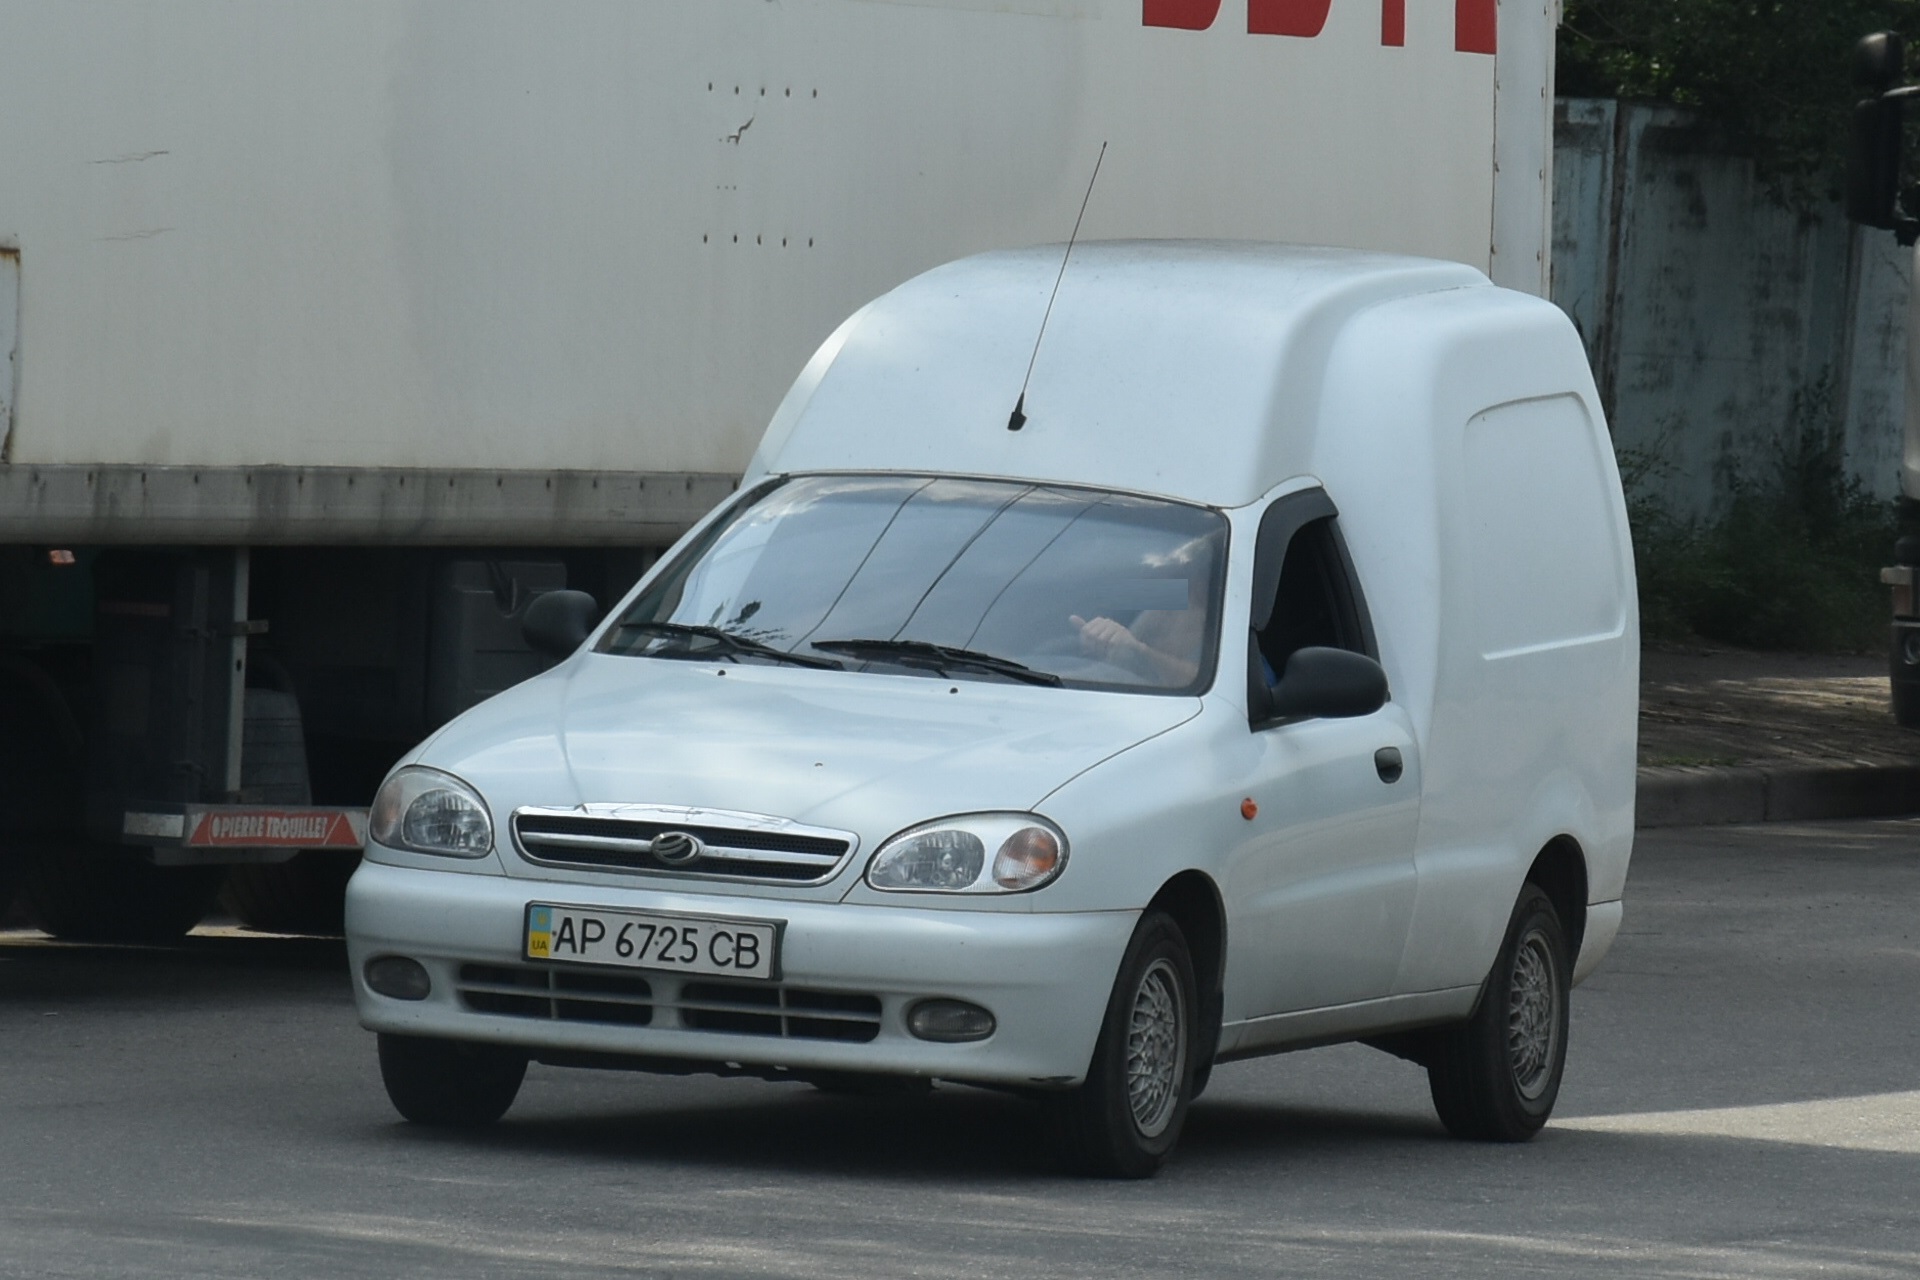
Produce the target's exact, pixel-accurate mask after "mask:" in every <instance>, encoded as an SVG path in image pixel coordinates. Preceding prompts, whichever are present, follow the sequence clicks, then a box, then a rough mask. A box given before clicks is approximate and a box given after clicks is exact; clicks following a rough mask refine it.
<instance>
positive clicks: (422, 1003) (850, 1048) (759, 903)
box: [347, 861, 1139, 1087]
mask: <svg viewBox="0 0 1920 1280" xmlns="http://www.w3.org/2000/svg"><path fill="white" fill-rule="evenodd" d="M529 902H553V903H564V904H576V905H581V906H593V907H599V908H603V909H606V910H616V911H617V910H632V911H666V912H685V913H692V914H701V915H719V916H733V917H737V918H752V919H760V920H781V921H784V922H785V930H784V934H783V937H782V943H781V956H780V960H781V974H780V980H779V982H777V983H774V984H744V983H732V984H726V985H727V986H728V988H729V989H730V990H731V991H732V992H733V993H734V994H735V995H740V994H744V995H745V996H747V997H748V998H758V999H762V1000H766V1001H768V1002H769V1003H770V1004H771V1006H772V1007H771V1008H770V1009H769V1011H768V1012H767V1013H765V1014H756V1013H751V1012H749V1013H745V1014H741V1015H737V1016H732V1015H722V1016H718V1017H716V1016H715V1015H714V1014H713V1012H712V1011H711V1010H709V1011H707V1012H705V1013H704V1014H703V1013H701V1012H698V1011H693V1012H688V1013H685V1014H683V1013H682V1007H683V1005H684V1006H685V1007H686V1008H688V1009H690V1010H695V1009H696V1007H697V1006H698V1005H700V1004H701V1003H702V1001H703V999H704V998H705V995H704V993H705V992H706V991H711V990H712V989H713V983H714V982H715V980H713V979H707V978H698V977H684V978H683V977H680V976H678V975H673V974H662V973H655V972H650V971H644V970H637V969H626V968H610V967H607V966H579V965H557V964H542V963H532V962H529V961H527V960H526V959H525V957H524V952H523V948H524V943H525V935H524V930H525V927H526V925H525V921H526V908H527V904H528V903H529ZM1138 918H1139V913H1138V912H1132V911H1100V912H1074V913H1029V912H1008V913H1005V914H1002V913H999V912H994V911H979V910H948V911H942V910H938V909H934V908H929V907H922V906H899V907H895V906H868V905H851V904H846V903H834V902H794V901H781V900H771V899H766V898H741V897H728V896H724V895H718V894H702V893H681V892H671V891H660V890H658V889H653V888H639V887H635V888H630V889H629V888H625V887H621V888H607V887H604V886H600V885H593V886H587V885H580V884H570V883H564V882H562V883H555V882H551V881H538V880H524V879H518V878H511V877H505V876H498V875H486V874H471V873H464V872H462V871H459V870H454V869H449V870H448V871H429V870H421V869H415V868H408V867H397V866H391V865H387V864H384V863H377V862H371V861H368V862H363V863H361V865H360V869H359V870H358V871H356V872H355V873H354V877H353V880H352V883H351V884H350V885H349V886H348V889H347V954H348V957H349V960H350V964H351V968H352V971H353V988H354V999H355V1003H356V1004H357V1006H358V1009H359V1013H360V1021H361V1024H362V1025H364V1026H366V1027H367V1028H368V1029H370V1030H373V1031H385V1032H396V1033H400V1034H405V1035H420V1036H444V1037H450V1038H454V1039H462V1040H477V1041H486V1042H490V1043H495V1044H509V1045H516V1046H520V1047H523V1048H525V1049H527V1050H528V1051H529V1052H530V1053H531V1054H532V1055H533V1056H535V1057H540V1056H551V1057H554V1058H557V1059H560V1060H563V1061H564V1060H566V1059H567V1058H569V1057H570V1056H576V1057H591V1056H593V1055H602V1054H610V1055H620V1056H622V1057H626V1058H634V1059H647V1058H652V1059H657V1060H661V1061H662V1062H663V1063H672V1064H674V1065H675V1066H678V1067H680V1068H683V1069H684V1068H685V1067H686V1066H688V1065H700V1064H705V1065H707V1066H711V1067H713V1068H715V1069H722V1070H734V1069H739V1068H742V1067H753V1068H761V1069H767V1070H776V1069H786V1070H791V1071H794V1072H797V1073H801V1074H804V1073H806V1072H808V1071H835V1072H840V1071H848V1072H878V1073H887V1074H899V1075H912V1076H925V1077H940V1078H944V1079H949V1080H967V1081H979V1082H982V1083H993V1084H1021V1085H1039V1086H1043V1087H1046V1086H1051V1087H1061V1086H1066V1085H1071V1084H1077V1083H1079V1082H1080V1081H1081V1080H1082V1079H1083V1078H1084V1077H1085V1075H1086V1071H1087V1065H1088V1063H1089V1061H1090V1060H1091V1059H1092V1057H1093V1048H1094V1041H1095V1039H1096V1038H1097V1037H1098V1035H1099V1031H1100V1023H1101V1019H1102V1018H1103V1017H1104V1015H1105V1012H1106V1005H1107V998H1108V995H1109V994H1110V992H1111V991H1112V988H1113V980H1114V975H1115V973H1117V972H1118V970H1119V966H1120V958H1121V955H1122V953H1123V952H1124V951H1125V949H1126V945H1127V941H1128V939H1129V938H1130V937H1131V936H1132V933H1133V928H1134V924H1135V922H1136V921H1137V920H1138ZM383 956H404V957H407V958H410V959H413V960H416V961H418V962H419V963H420V964H421V965H422V966H424V967H425V968H426V970H427V974H428V976H429V978H430V979H431V983H432V986H431V990H430V991H429V993H428V994H427V996H426V998H425V999H421V1000H400V999H394V998H391V997H388V996H384V995H380V994H378V993H377V992H375V991H373V990H371V989H370V988H369V987H368V986H367V981H366V966H367V962H368V961H369V960H372V959H377V958H379V957H383ZM576 975H577V976H578V978H579V979H584V980H585V981H586V982H587V983H588V984H589V985H598V980H601V979H606V980H609V981H610V982H611V984H612V986H613V987H614V988H616V989H619V990H622V991H624V992H626V994H616V995H614V996H606V995H603V994H590V997H589V998H588V999H586V1000H569V999H567V998H566V997H567V995H568V994H569V993H570V992H572V991H574V990H577V988H576V987H568V986H566V985H564V984H567V983H568V982H569V981H571V980H575V977H576ZM641 983H643V984H644V986H639V987H638V989H640V990H642V991H650V993H651V995H650V996H646V995H643V996H640V997H637V998H636V997H635V996H633V995H632V994H631V992H632V991H633V990H634V989H635V988H636V986H637V984H641ZM693 983H706V984H709V985H708V987H707V988H704V989H700V990H695V991H693V992H686V991H685V990H684V989H685V988H686V986H687V985H688V984H693ZM549 984H552V985H551V986H550V985H549ZM743 989H745V990H744V991H743ZM775 989H778V990H779V993H780V994H779V996H778V1000H777V1002H775V1000H774V997H773V995H771V994H770V992H772V991H773V990H775ZM516 993H519V994H516ZM836 997H854V998H855V999H854V1000H853V1001H851V1002H848V1003H851V1004H852V1005H856V1006H857V1007H859V1008H861V1009H862V1010H869V1009H872V1008H873V1007H874V1002H877V1018H875V1017H870V1016H869V1015H867V1014H865V1013H863V1014H862V1015H861V1016H862V1017H863V1018H867V1022H866V1027H867V1028H871V1030H867V1029H863V1030H861V1031H860V1032H859V1033H858V1034H861V1035H868V1034H870V1035H871V1038H870V1039H866V1040H864V1041H861V1042H856V1041H852V1040H848V1039H837V1038H819V1036H820V1033H821V1030H822V1028H823V1027H828V1024H824V1023H822V1022H819V1021H815V1020H809V1019H808V1018H807V1017H806V1016H805V1012H806V1011H807V1010H809V1009H818V1008H820V1007H830V1006H833V1005H834V1004H835V1003H836V999H835V998H836ZM930 997H946V998H950V999H958V1000H966V1001H970V1002H972V1003H974V1004H977V1005H980V1006H982V1007H983V1008H985V1009H987V1010H989V1011H990V1012H991V1013H992V1014H993V1016H994V1020H995V1024H996V1027H995V1030H994V1032H993V1034H992V1035H991V1036H989V1037H988V1038H986V1039H984V1040H980V1041H975V1042H973V1043H967V1044H942V1043H936V1042H932V1041H927V1040H921V1039H918V1038H916V1037H915V1036H913V1035H912V1034H911V1033H910V1032H909V1031H908V1030H907V1021H906V1018H907V1011H908V1009H909V1008H911V1007H912V1006H913V1005H914V1004H916V1003H917V1002H919V1001H920V1000H923V999H927V998H930ZM723 998H726V997H724V996H723ZM607 1000H620V1001H624V1002H625V1003H622V1004H617V1005H614V1004H608V1003H605V1001H607ZM784 1015H791V1016H784ZM609 1018H614V1019H625V1021H610V1020H608V1019H609ZM635 1019H645V1023H644V1025H635V1024H634V1020H635ZM691 1022H701V1023H702V1025H700V1026H691V1025H687V1024H688V1023H691ZM716 1024H719V1025H722V1026H726V1027H728V1028H729V1029H715V1025H716ZM837 1030H838V1028H836V1027H828V1031H827V1034H828V1035H832V1034H834V1033H835V1032H836V1031H837ZM637 1065H644V1063H638V1064H637Z"/></svg>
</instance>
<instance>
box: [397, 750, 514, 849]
mask: <svg viewBox="0 0 1920 1280" xmlns="http://www.w3.org/2000/svg"><path fill="white" fill-rule="evenodd" d="M367 835H368V836H369V837H370V838H371V839H373V840H374V841H376V842H377V843H379V844H383V845H386V846H387V847H388V848H390V849H411V850H413V851H414V852H415V853H439V854H445V855H447V856H448V857H454V858H480V857H485V856H486V855H487V854H488V853H490V852H492V850H493V818H492V817H491V816H490V815H489V814H488V813H487V805H486V801H484V800H482V799H481V798H480V793H479V792H478V791H475V790H474V789H473V788H472V787H470V786H468V785H467V784H466V783H464V782H462V781H460V779H458V778H456V777H454V776H453V775H452V774H450V773H442V772H440V771H439V770H438V769H428V768H425V767H424V766H421V765H408V766H407V767H406V768H404V769H400V770H398V771H396V772H395V773H394V774H393V776H392V777H390V778H388V779H387V780H386V781H385V782H384V783H382V784H381V785H380V793H379V794H378V795H376V796H374V798H373V810H372V812H371V813H369V814H368V815H367Z"/></svg>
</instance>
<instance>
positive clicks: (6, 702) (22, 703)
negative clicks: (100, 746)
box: [0, 653, 84, 924]
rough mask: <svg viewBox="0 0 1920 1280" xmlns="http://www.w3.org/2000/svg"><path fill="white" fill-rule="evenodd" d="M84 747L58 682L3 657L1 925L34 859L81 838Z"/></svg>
mask: <svg viewBox="0 0 1920 1280" xmlns="http://www.w3.org/2000/svg"><path fill="white" fill-rule="evenodd" d="M81 743H82V739H81V736H80V726H79V724H78V723H77V722H76V721H75V720H74V718H73V712H72V710H71V709H70V708H69V707H68V705H67V699H66V696H65V695H64V694H63V693H61V691H60V687H59V685H58V684H56V683H55V682H54V680H53V678H52V677H51V676H49V675H48V674H47V672H46V671H45V670H44V669H43V668H42V667H41V666H40V664H38V663H36V662H34V661H32V660H30V659H28V658H26V657H24V656H23V655H20V654H16V653H0V924H3V923H4V922H5V921H6V920H7V919H8V918H9V910H10V906H11V904H12V902H13V901H14V895H15V892H16V891H17V890H18V889H19V887H20V878H21V875H22V874H23V873H24V871H25V867H26V862H27V859H28V858H29V857H31V856H32V855H33V852H34V851H35V850H37V849H41V848H45V847H48V846H52V845H58V844H64V843H68V842H70V841H72V840H74V839H77V838H79V834H78V833H79V831H80V776H81V774H82V772H83V770H84V756H83V754H82V746H81Z"/></svg>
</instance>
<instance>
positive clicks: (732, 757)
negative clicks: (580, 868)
mask: <svg viewBox="0 0 1920 1280" xmlns="http://www.w3.org/2000/svg"><path fill="white" fill-rule="evenodd" d="M1199 709H1200V699H1198V698H1192V697H1161V696H1152V695H1131V694H1116V693H1095V692H1087V691H1082V690H1073V689H1051V688H1044V687H1038V686H1030V685H1008V684H1000V683H988V682H984V681H976V680H946V679H937V678H927V677H922V676H911V675H893V674H877V673H870V672H839V671H822V670H808V669H801V668H794V667H775V666H763V665H758V664H748V663H739V664H726V663H701V662H687V661H676V660H669V659H658V658H636V657H621V656H614V655H608V654H593V653H585V654H580V655H577V656H576V657H574V658H572V659H570V660H569V661H568V662H566V663H565V664H563V665H562V666H561V667H558V668H556V669H555V670H553V671H551V672H549V673H547V674H546V675H543V676H539V677H536V678H535V679H533V680H530V681H528V682H526V683H525V684H522V685H520V686H518V687H516V688H514V689H511V690H508V691H507V692H506V693H503V694H501V695H500V696H498V697H496V698H493V699H491V700H490V701H488V702H486V703H483V704H481V705H480V706H478V707H475V708H474V709H473V710H471V711H469V712H467V713H466V714H464V715H462V716H461V717H459V718H458V719H456V720H454V721H453V722H452V723H450V724H449V725H447V726H446V727H445V728H444V729H442V730H441V731H440V733H439V734H437V735H436V736H435V737H434V738H432V739H430V740H429V741H428V742H427V743H425V744H423V746H422V747H421V748H420V750H419V751H418V752H417V753H416V755H415V757H414V763H418V764H425V765H431V766H433V767H435V768H439V769H444V770H446V771H448V772H450V773H453V774H456V775H458V776H459V777H461V778H464V779H465V780H466V781H467V782H469V783H471V784H472V785H473V786H475V787H477V788H479V790H480V792H481V794H482V795H483V796H485V797H486V798H487V801H488V803H489V804H490V805H491V806H492V808H493V810H494V816H495V820H496V822H501V821H503V820H504V819H505V818H506V817H507V815H508V814H510V813H511V812H512V811H513V810H514V809H516V808H519V807H521V806H523V805H540V806H551V807H572V806H574V805H579V804H591V803H615V804H659V805H677V806H687V807H690V808H711V809H729V810H735V811H740V812H746V813H757V814H766V815H770V816H774V817H781V818H789V819H792V820H795V821H799V822H804V823H808V824H810V825H816V826H824V827H834V828H838V829H841V830H846V831H851V832H854V833H856V834H858V835H859V836H860V837H861V842H862V843H863V844H866V845H868V847H871V843H870V842H877V841H878V840H881V839H884V838H885V837H886V836H888V835H890V834H892V833H893V832H894V831H897V830H899V829H900V828H902V827H905V826H908V825H911V824H913V823H916V822H921V821H924V820H926V819H929V818H935V817H941V816H944V815H947V814H953V813H966V812H977V811H982V810H994V809H1006V810H1025V809H1029V808H1031V807H1032V806H1033V805H1035V804H1037V803H1038V802H1039V801H1040V799H1041V798H1042V797H1044V796H1045V795H1047V794H1048V793H1049V792H1050V791H1052V790H1054V789H1055V788H1056V787H1058V786H1059V785H1060V784H1062V783H1063V782H1065V781H1067V780H1068V779H1070V778H1072V777H1074V776H1075V775H1077V774H1079V773H1081V772H1083V771H1085V770H1086V769H1088V768H1090V767H1092V766H1093V765H1095V764H1098V763H1099V762H1100V761H1102V760H1104V759H1106V758H1107V757H1109V756H1112V755H1114V754H1116V753H1117V752H1120V751H1124V750H1126V749H1127V748H1128V747H1131V746H1134V745H1135V744H1137V743H1139V742H1142V741H1144V740H1146V739H1147V738H1150V737H1153V736H1155V735H1156V734H1159V733H1163V732H1165V731H1166V730H1168V729H1170V728H1172V727H1173V726H1175V725H1177V724H1180V723H1181V722H1183V721H1185V720H1188V719H1191V718H1192V717H1193V716H1194V715H1196V714H1197V713H1198V712H1199Z"/></svg>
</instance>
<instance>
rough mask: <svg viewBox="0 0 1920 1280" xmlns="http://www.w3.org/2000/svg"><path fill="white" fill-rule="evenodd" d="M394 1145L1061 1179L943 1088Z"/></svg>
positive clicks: (1251, 1154)
mask: <svg viewBox="0 0 1920 1280" xmlns="http://www.w3.org/2000/svg"><path fill="white" fill-rule="evenodd" d="M393 1136H394V1138H395V1139H396V1140H400V1141H407V1142H431V1143H452V1144H456V1145H460V1146H472V1147H485V1148H491V1149H493V1150H497V1151H510V1152H515V1153H527V1154H532V1153H538V1155H539V1156H541V1157H543V1158H552V1157H559V1156H565V1157H566V1158H568V1159H581V1158H585V1159H595V1160H604V1161H607V1162H609V1163H614V1164H622V1163H632V1162H634V1161H636V1160H639V1161H644V1162H648V1163H652V1162H659V1163H662V1164H673V1165H689V1164H690V1165H698V1166H706V1167H710V1168H728V1169H735V1170H751V1171H758V1172H781V1173H789V1174H795V1175H801V1174H809V1173H823V1172H828V1173H841V1174H850V1175H859V1176H886V1177H905V1178H915V1177H925V1178H935V1179H942V1180H955V1179H958V1180H961V1181H970V1180H975V1179H984V1178H994V1179H998V1178H1004V1177H1006V1176H1007V1175H1009V1174H1014V1175H1021V1174H1025V1175H1034V1176H1053V1175H1056V1174H1058V1173H1059V1172H1060V1164H1059V1161H1058V1160H1057V1158H1056V1157H1055V1155H1054V1154H1053V1152H1052V1151H1051V1150H1050V1148H1049V1146H1048V1142H1047V1137H1048V1129H1047V1123H1046V1117H1045V1114H1044V1112H1043V1110H1042V1108H1041V1106H1040V1105H1039V1104H1038V1103H1036V1102H1035V1101H1033V1100H1031V1099H1029V1098H1024V1097H1020V1096H1017V1095H1013V1094H1007V1093H1000V1092H996V1091H992V1090H986V1089H975V1088H968V1087H964V1086H950V1085H942V1086H941V1087H940V1088H938V1089H937V1090H935V1091H934V1092H932V1093H930V1094H927V1095H923V1096H919V1097H907V1098H891V1097H879V1098H872V1097H842V1096H836V1095H831V1094H826V1093H821V1092H816V1091H815V1090H813V1089H812V1088H811V1087H810V1086H807V1085H804V1084H800V1083H794V1084H791V1085H786V1084H781V1085H766V1086H759V1087H751V1091H750V1093H749V1094H748V1095H747V1096H745V1097H743V1099H742V1100H741V1101H739V1102H733V1103H724V1104H718V1105H716V1104H715V1103H713V1102H712V1101H711V1095H708V1096H707V1097H705V1098H703V1099H701V1100H700V1101H698V1102H694V1103H693V1104H692V1105H689V1106H685V1107H676V1106H673V1105H672V1104H671V1102H670V1101H667V1100H665V1099H663V1105H661V1106H660V1107H658V1108H657V1109H656V1108H649V1109H647V1110H644V1111H635V1110H621V1111H617V1112H611V1113H609V1112H604V1111H602V1112H594V1113H589V1112H586V1111H582V1112H581V1113H579V1114H572V1115H564V1116H561V1115H555V1114H553V1110H552V1107H551V1105H547V1106H543V1107H541V1108H540V1113H536V1114H533V1115H521V1116H518V1117H516V1116H515V1115H513V1114H512V1113H509V1116H508V1118H507V1119H506V1120H505V1121H503V1122H502V1123H500V1124H499V1125H496V1126H494V1127H492V1128H488V1129H482V1130H473V1131H466V1132H449V1131H445V1130H439V1131H436V1130H426V1129H417V1128H413V1127H411V1126H405V1125H398V1126H396V1127H395V1129H394V1130H393ZM1436 1139H1438V1140H1444V1139H1445V1134H1444V1131H1442V1130H1441V1129H1440V1127H1439V1123H1438V1121H1436V1120H1432V1119H1431V1118H1428V1119H1424V1120H1423V1119H1421V1118H1419V1117H1415V1116H1409V1115H1406V1114H1396V1113H1382V1112H1366V1111H1351V1110H1339V1109H1312V1108H1300V1107H1286V1106H1257V1105H1249V1104H1245V1103H1239V1102H1223V1103H1209V1102H1204V1101H1203V1102H1200V1103H1197V1104H1196V1105H1195V1107H1194V1109H1193V1111H1192V1112H1191V1113H1190V1114H1189V1117H1188V1120H1187V1127H1186V1131H1185V1133H1184V1134H1183V1136H1182V1138H1181V1140H1180V1147H1179V1151H1178V1155H1177V1159H1178V1160H1179V1161H1180V1162H1181V1163H1203V1162H1208V1161H1219V1160H1222V1159H1225V1160H1229V1161H1232V1162H1234V1163H1239V1162H1240V1161H1241V1160H1242V1159H1243V1158H1245V1159H1255V1158H1257V1159H1260V1160H1271V1159H1272V1158H1273V1157H1274V1156H1275V1154H1276V1153H1279V1152H1285V1151H1288V1150H1294V1151H1297V1152H1299V1153H1300V1154H1301V1155H1302V1156H1306V1155H1308V1154H1317V1153H1320V1152H1323V1151H1325V1150H1328V1149H1332V1148H1348V1149H1350V1148H1352V1147H1353V1146H1354V1145H1355V1144H1361V1145H1377V1144H1379V1143H1399V1144H1404V1143H1409V1142H1413V1143H1429V1142H1432V1141H1435V1140H1436Z"/></svg>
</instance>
